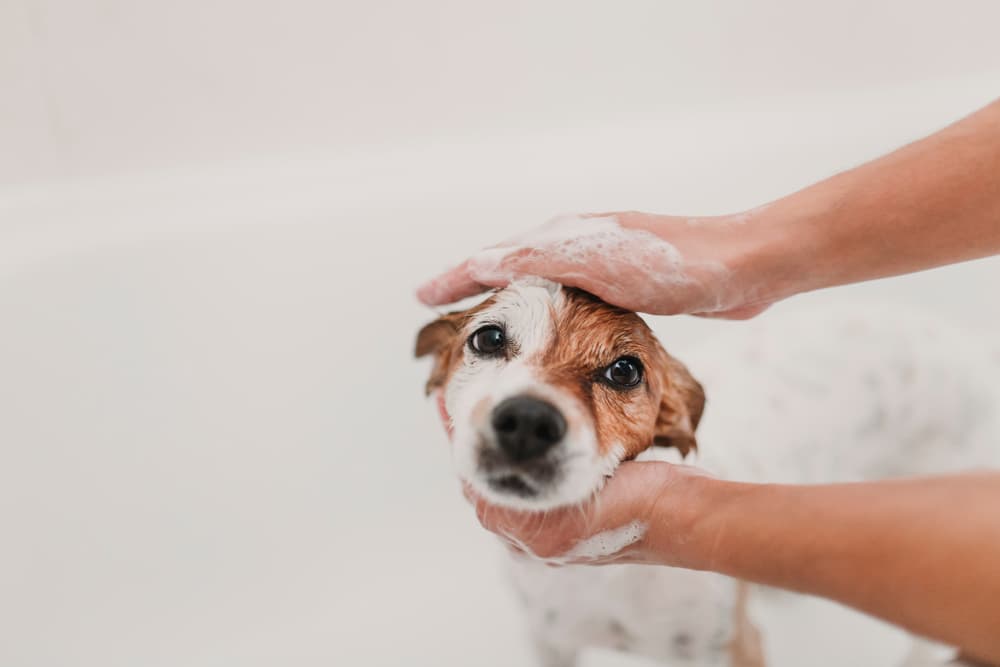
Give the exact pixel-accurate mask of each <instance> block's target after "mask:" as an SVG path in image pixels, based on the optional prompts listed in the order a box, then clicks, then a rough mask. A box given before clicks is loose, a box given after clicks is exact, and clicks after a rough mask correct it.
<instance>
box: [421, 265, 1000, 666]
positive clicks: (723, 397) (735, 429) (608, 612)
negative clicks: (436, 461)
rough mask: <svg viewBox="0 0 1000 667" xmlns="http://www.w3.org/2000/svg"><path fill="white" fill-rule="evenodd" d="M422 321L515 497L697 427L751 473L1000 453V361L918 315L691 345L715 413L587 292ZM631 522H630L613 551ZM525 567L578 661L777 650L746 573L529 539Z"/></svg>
mask: <svg viewBox="0 0 1000 667" xmlns="http://www.w3.org/2000/svg"><path fill="white" fill-rule="evenodd" d="M448 318H451V319H448ZM442 321H444V322H445V324H440V323H441V322H442ZM489 327H494V328H493V329H489ZM483 331H486V334H483V333H481V332H483ZM477 336H478V337H479V338H477ZM420 338H421V341H422V345H421V342H418V354H419V353H434V354H435V357H436V359H435V368H434V371H433V373H432V377H431V381H430V382H429V383H428V389H429V390H430V391H438V390H440V391H443V392H444V394H443V395H444V403H445V406H446V409H447V413H448V414H450V415H451V419H452V422H453V427H454V432H453V448H454V458H455V461H456V465H457V468H458V472H459V475H460V476H461V477H462V479H463V480H465V481H466V483H468V484H470V485H471V486H472V488H473V489H475V490H476V491H477V492H478V493H480V494H481V495H484V496H486V497H487V498H488V499H489V500H490V501H491V502H494V503H498V504H504V505H508V506H511V507H516V508H522V509H538V510H544V509H548V508H552V507H556V506H561V505H569V504H574V503H577V502H581V501H583V500H585V499H587V498H588V497H590V495H591V494H593V493H594V492H595V491H596V490H597V489H599V488H600V486H601V484H602V483H603V480H604V477H605V476H606V475H609V474H611V473H612V472H613V470H614V468H615V467H616V466H617V465H618V463H619V462H621V461H622V460H625V459H631V458H638V459H640V460H641V459H643V458H657V459H664V460H671V461H675V462H678V461H680V460H681V457H682V456H683V455H685V454H687V453H689V452H691V451H694V449H695V439H694V430H695V428H696V427H697V428H698V443H700V444H699V446H698V447H697V453H696V457H695V458H694V460H693V463H694V464H695V465H698V466H699V467H703V468H706V469H707V470H708V471H709V472H711V473H712V474H715V475H718V476H720V477H725V478H729V479H734V480H742V481H760V482H787V483H821V482H838V481H857V480H864V479H880V478H886V477H895V476H906V475H917V474H934V473H941V472H945V471H951V470H961V469H969V468H973V467H982V466H996V465H997V464H998V459H1000V457H998V455H997V448H998V443H1000V429H998V428H997V423H996V421H997V420H996V416H995V415H996V412H997V407H998V406H1000V400H998V397H997V394H996V390H995V389H994V387H995V384H996V381H995V378H996V374H997V370H998V366H1000V360H998V359H997V358H996V356H995V355H994V356H991V355H990V354H988V353H987V352H986V351H985V350H984V349H983V348H982V347H981V346H979V345H977V344H975V342H974V341H970V340H969V339H968V338H967V337H966V336H964V335H963V334H961V333H959V332H956V331H953V330H950V329H949V328H948V327H946V326H943V325H942V324H940V323H939V322H936V321H935V320H933V319H929V318H926V317H922V316H919V315H914V314H910V313H905V312H891V313H890V312H886V311H885V309H879V310H870V309H857V308H847V309H828V310H826V311H824V312H822V313H809V314H806V315H799V316H796V317H780V316H770V317H765V318H761V319H760V320H759V321H755V322H751V323H748V324H745V325H741V326H739V327H738V328H737V327H736V325H734V328H733V329H731V330H730V331H729V332H728V335H723V336H721V337H719V338H717V339H714V340H712V341H709V342H707V343H706V344H704V345H702V346H701V347H700V348H699V349H697V350H695V351H694V352H693V353H692V354H690V355H688V356H687V357H686V362H687V364H688V365H689V366H690V368H692V369H693V371H694V375H696V376H697V377H698V378H699V380H700V381H701V382H702V383H704V386H705V387H706V389H707V394H708V395H709V396H710V397H711V410H710V411H709V413H708V414H707V415H706V417H705V419H704V420H703V421H702V420H701V412H702V406H703V403H704V393H703V392H702V387H701V385H699V383H698V382H696V381H695V380H694V379H693V377H692V375H691V374H690V373H689V372H688V371H687V368H685V366H684V365H681V364H680V363H679V362H677V361H676V360H674V359H673V358H672V357H670V356H669V355H668V354H666V352H665V351H664V350H663V349H662V348H661V347H660V345H659V343H658V342H657V341H656V338H655V337H654V336H653V335H652V333H651V332H650V331H649V330H648V328H647V327H646V326H645V324H644V323H642V321H641V320H640V319H639V318H638V317H637V316H635V315H634V314H632V313H628V312H625V311H621V310H619V309H616V308H613V307H611V306H608V305H607V304H603V303H602V302H599V301H597V300H595V299H594V298H593V297H589V295H585V294H583V293H579V292H577V291H575V290H567V289H562V288H559V287H558V286H555V285H552V284H550V283H545V282H543V281H533V282H527V283H515V284H514V285H512V286H511V287H509V288H507V289H505V290H502V291H500V292H498V293H495V294H494V295H493V296H492V297H490V299H488V300H487V301H486V302H484V304H481V305H480V306H477V307H476V308H473V309H471V310H470V311H464V312H462V313H455V314H451V315H449V316H445V318H442V320H439V321H438V322H437V323H432V325H429V326H428V327H425V330H424V331H423V332H421V337H420ZM501 340H502V341H503V344H502V345H498V342H499V341H501ZM483 350H486V352H485V353H484V352H483ZM636 368H638V369H639V371H638V374H639V378H638V380H636V378H635V372H634V371H635V369H636ZM525 397H526V398H527V402H525V400H524V399H525ZM540 404H542V405H540ZM511 406H513V408H512V407H511ZM544 406H548V407H544ZM511 410H513V416H511ZM699 422H701V423H700V424H699ZM539 434H541V436H539ZM651 445H661V446H659V447H653V446H651ZM637 530H638V529H637ZM630 535H631V533H629V532H627V531H626V532H624V533H622V535H620V536H617V537H616V536H612V537H611V541H612V542H614V541H615V540H616V539H617V540H619V541H620V544H617V545H615V544H612V546H611V549H612V552H617V550H618V549H619V548H621V549H624V548H626V547H627V545H628V544H629V540H630V539H632V538H633V537H634V536H630ZM633 541H634V540H633ZM605 546H606V545H605ZM605 553H606V552H605ZM510 572H511V577H512V580H513V582H514V585H515V587H516V589H517V590H518V593H519V597H520V598H521V599H522V601H523V603H524V608H525V611H526V615H527V620H528V627H529V629H530V632H531V634H532V637H533V639H534V641H535V644H536V645H537V647H538V651H539V656H540V658H541V660H542V662H543V664H544V665H546V667H569V666H570V665H573V664H574V662H575V660H576V658H577V656H578V654H579V652H580V651H581V650H582V649H585V648H587V647H603V648H609V649H613V650H621V651H626V652H630V653H634V654H637V655H642V656H645V657H648V658H651V659H654V660H658V661H660V662H662V663H663V664H675V663H676V664H688V665H697V666H699V667H710V666H715V665H719V666H722V665H741V666H745V665H762V664H763V662H762V659H761V658H760V657H759V656H760V649H759V646H754V645H753V643H754V639H755V633H754V632H753V631H752V628H750V627H749V625H748V623H747V622H746V618H745V612H746V610H745V605H744V602H745V600H744V598H745V596H744V595H742V594H741V591H744V590H745V586H744V585H743V584H741V583H740V582H736V581H733V580H731V579H728V578H726V577H722V576H720V575H715V574H712V573H707V572H697V571H690V570H681V569H675V568H656V567H648V566H641V565H627V564H622V565H606V566H602V567H590V566H585V565H568V566H565V567H562V568H552V567H550V566H549V565H547V564H545V563H543V562H539V561H538V560H537V559H534V558H532V557H531V556H530V555H528V556H525V555H518V554H512V557H511V562H510Z"/></svg>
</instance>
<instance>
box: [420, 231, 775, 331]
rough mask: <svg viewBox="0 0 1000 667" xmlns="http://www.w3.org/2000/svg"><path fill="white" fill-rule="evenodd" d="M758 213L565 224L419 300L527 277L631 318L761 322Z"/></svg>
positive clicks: (494, 255) (487, 254) (502, 247)
mask: <svg viewBox="0 0 1000 667" xmlns="http://www.w3.org/2000/svg"><path fill="white" fill-rule="evenodd" d="M753 215H754V214H753V212H751V213H746V214H741V215H737V216H729V217H718V218H679V217H673V216H662V215H651V214H646V213H637V212H625V213H606V214H594V215H584V216H564V217H559V218H555V219H553V220H551V221H549V222H548V223H546V224H544V225H542V226H540V227H537V228H535V229H534V230H531V231H529V232H527V233H525V234H522V235H519V236H516V237H514V238H512V239H509V240H508V241H505V242H503V243H501V244H499V245H497V246H493V247H491V248H487V249H485V250H482V251H480V252H478V253H476V254H474V255H473V256H472V257H470V258H469V259H467V260H466V261H465V262H463V263H462V264H460V265H458V266H457V267H455V268H453V269H451V270H450V271H447V272H445V273H443V274H441V275H439V276H438V277H436V278H434V279H433V280H431V281H429V282H427V283H425V284H424V285H423V286H421V287H420V288H419V290H418V291H417V296H418V297H419V298H420V300H421V301H423V302H424V303H426V304H428V305H442V304H446V303H450V302H453V301H457V300H459V299H462V298H465V297H468V296H472V295H474V294H478V293H480V292H482V291H485V290H486V289H489V288H491V287H502V286H504V285H506V284H507V283H509V282H510V281H511V280H513V279H515V278H518V277H522V276H541V277H543V278H548V279H549V280H553V281H555V282H559V283H562V284H564V285H569V286H573V287H579V288H581V289H584V290H586V291H588V292H590V293H592V294H595V295H597V296H599V297H600V298H602V299H604V300H605V301H607V302H609V303H613V304H615V305H617V306H621V307H622V308H627V309H629V310H635V311H642V312H648V313H654V314H659V315H672V314H678V313H694V314H699V315H707V316H715V317H726V318H733V319H742V318H747V317H752V316H754V315H756V314H757V313H759V312H761V311H762V310H764V309H765V308H767V306H768V303H769V300H768V299H767V298H766V297H765V296H764V295H763V294H762V293H760V292H758V291H756V290H755V289H754V287H753V286H754V283H753V282H748V281H746V280H740V279H739V278H740V276H739V274H740V271H741V269H742V265H743V259H744V257H745V255H746V254H747V249H746V248H745V247H744V246H745V240H746V236H747V235H745V234H740V233H739V229H738V227H739V226H740V225H742V224H743V223H745V222H746V221H747V220H748V219H749V218H750V217H752V216H753ZM734 232H735V233H734Z"/></svg>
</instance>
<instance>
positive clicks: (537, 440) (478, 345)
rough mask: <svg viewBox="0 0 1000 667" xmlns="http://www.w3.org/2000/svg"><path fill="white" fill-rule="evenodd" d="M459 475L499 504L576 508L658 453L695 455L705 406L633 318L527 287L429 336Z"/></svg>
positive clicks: (543, 285)
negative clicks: (647, 452)
mask: <svg viewBox="0 0 1000 667" xmlns="http://www.w3.org/2000/svg"><path fill="white" fill-rule="evenodd" d="M429 354H433V355H434V364H433V368H432V370H431V376H430V379H429V380H428V382H427V392H428V393H432V392H435V391H438V390H441V391H443V392H444V395H443V400H444V405H445V408H446V410H447V413H448V415H449V416H450V418H451V422H452V426H453V432H452V441H453V455H454V459H455V463H456V467H457V469H458V474H459V476H460V477H461V478H462V479H464V480H465V481H466V482H468V483H469V484H471V485H472V487H473V489H475V491H476V492H478V493H479V494H481V495H483V496H484V497H486V498H487V499H489V500H490V501H491V502H494V503H496V504H501V505H507V506H511V507H516V508H522V509H550V508H553V507H557V506H560V505H568V504H573V503H578V502H582V501H584V500H586V499H587V498H589V497H590V496H591V495H592V494H593V493H594V492H595V491H597V490H598V489H599V488H600V487H601V485H602V484H603V482H604V479H605V477H606V476H608V475H610V474H611V473H612V472H613V471H614V469H615V468H616V467H617V466H618V464H619V463H620V462H621V461H624V460H628V459H631V458H633V457H635V456H636V455H637V454H639V453H640V452H641V451H643V450H644V449H646V448H648V447H649V446H651V445H660V446H668V447H671V446H672V447H676V448H678V449H679V450H680V451H681V453H682V454H685V455H686V454H687V453H688V451H690V450H691V449H694V448H695V446H696V443H695V437H694V430H695V428H696V427H697V425H698V420H699V419H700V418H701V412H702V408H703V406H704V402H705V397H704V394H703V392H702V388H701V385H699V384H698V382H696V381H695V380H694V378H692V377H691V375H690V374H689V373H688V371H687V369H686V368H685V367H684V366H683V365H682V364H681V363H680V362H678V361H676V360H675V359H673V358H672V357H671V356H670V355H668V354H667V353H666V351H665V350H664V349H663V347H662V346H661V345H660V343H659V342H658V341H657V340H656V337H655V336H654V335H653V333H652V331H650V329H649V327H648V326H646V324H645V322H643V321H642V319H640V318H639V316H638V315H636V314H635V313H633V312H630V311H626V310H622V309H620V308H617V307H615V306H611V305H608V304H607V303H604V302H603V301H601V300H599V299H597V298H596V297H594V296H591V295H590V294H588V293H586V292H583V291H581V290H578V289H573V288H565V287H560V286H559V285H556V284H554V283H551V282H548V281H543V280H539V279H536V280H522V281H517V282H515V283H512V284H511V285H510V286H509V287H507V288H505V289H502V290H499V291H496V292H494V293H493V294H492V295H491V296H490V297H489V298H487V299H486V300H485V301H483V302H482V303H480V304H479V305H477V306H474V307H472V308H470V309H468V310H464V311H457V312H452V313H448V314H446V315H444V316H442V317H440V318H438V319H437V320H435V321H433V322H431V323H430V324H428V325H426V326H425V327H424V328H423V329H421V331H420V333H419V334H418V336H417V345H416V356H418V357H422V356H425V355H429Z"/></svg>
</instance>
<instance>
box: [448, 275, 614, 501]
mask: <svg viewBox="0 0 1000 667" xmlns="http://www.w3.org/2000/svg"><path fill="white" fill-rule="evenodd" d="M564 304H565V302H564V300H563V296H562V291H561V290H560V288H559V287H558V286H557V285H555V284H554V283H550V282H548V281H544V280H540V279H537V278H535V279H529V280H521V281H517V282H515V283H514V284H512V285H511V286H510V287H509V288H507V289H505V290H503V291H502V292H500V293H499V294H498V296H497V300H496V303H495V304H493V305H492V306H491V307H490V308H487V309H485V310H483V311H482V312H480V313H478V314H477V316H476V318H475V319H474V320H473V321H472V322H470V324H469V326H468V327H466V330H465V331H464V332H463V335H465V336H468V335H469V334H471V333H472V332H474V331H476V329H478V328H480V327H482V326H485V325H488V324H497V325H502V326H503V327H504V329H505V331H506V333H507V338H508V341H509V343H510V344H512V345H513V346H514V347H515V348H516V349H517V355H516V357H515V358H513V359H510V360H507V359H483V358H481V357H478V356H476V355H475V354H474V353H473V352H472V351H471V350H469V349H468V347H467V346H466V347H465V348H463V349H464V352H463V354H464V358H463V360H462V362H461V364H460V366H459V367H458V368H457V369H456V371H455V373H454V374H453V375H452V377H451V379H450V380H449V382H448V386H447V387H446V389H445V405H446V408H447V410H448V414H449V415H451V419H452V424H453V426H454V431H453V433H452V458H453V460H454V463H455V468H456V471H457V472H458V475H459V477H461V478H462V479H463V480H465V481H466V482H468V483H469V484H470V485H471V486H472V487H473V489H475V490H476V492H477V493H479V494H480V495H482V496H483V497H484V498H486V499H488V500H491V501H493V502H497V503H501V504H504V505H507V506H510V507H516V508H520V509H529V510H531V509H550V508H552V507H557V506H560V505H572V504H575V503H579V502H581V501H583V500H585V499H586V498H588V497H589V496H590V495H591V494H593V492H594V491H595V490H597V489H598V488H599V487H600V485H601V484H602V483H603V481H604V479H605V477H606V476H607V475H608V474H610V473H611V472H612V471H613V470H614V469H615V468H616V467H617V465H618V463H619V462H620V461H621V456H622V451H621V448H612V451H611V452H610V453H609V454H606V455H602V454H601V453H600V452H599V450H598V443H597V434H596V432H595V430H594V421H593V418H592V416H591V415H590V414H589V412H588V411H587V410H586V409H585V408H584V407H583V406H582V405H580V403H579V401H578V400H576V399H575V398H574V397H573V396H571V395H570V394H568V393H566V392H564V391H560V390H558V389H557V388H555V387H552V386H550V385H548V384H546V383H544V382H542V381H540V380H539V378H538V373H537V370H538V364H540V363H541V362H540V360H539V355H540V353H541V352H543V351H544V350H545V348H546V346H547V344H548V341H549V340H550V339H551V336H552V327H553V324H554V323H553V315H554V314H555V313H558V312H559V309H560V308H562V307H563V306H564ZM520 394H530V395H533V396H536V397H538V398H542V399H545V400H547V401H549V402H550V403H552V404H553V405H554V406H556V408H558V409H559V411H560V412H561V413H562V415H563V417H565V419H566V423H567V426H568V431H567V434H566V437H565V439H564V441H563V442H562V443H560V444H559V445H557V447H556V450H555V451H554V452H553V453H552V454H551V456H556V457H559V458H560V466H561V475H560V478H559V480H558V483H557V484H555V485H554V486H551V487H544V488H541V489H539V490H540V494H539V495H538V496H535V497H531V498H520V497H516V496H511V495H509V494H498V493H497V492H495V491H494V490H493V489H492V488H491V487H490V486H489V485H488V484H487V481H486V479H485V478H484V477H483V473H482V471H480V470H479V467H478V465H477V453H478V450H479V448H480V447H484V446H490V445H491V438H492V437H493V436H492V431H491V428H490V425H489V418H490V413H491V411H492V409H493V407H494V406H496V405H497V404H499V403H500V402H501V401H503V400H504V399H506V398H509V397H512V396H517V395H520Z"/></svg>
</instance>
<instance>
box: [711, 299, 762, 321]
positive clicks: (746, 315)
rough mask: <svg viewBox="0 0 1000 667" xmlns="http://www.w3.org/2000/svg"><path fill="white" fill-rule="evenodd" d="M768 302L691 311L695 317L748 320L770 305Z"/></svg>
mask: <svg viewBox="0 0 1000 667" xmlns="http://www.w3.org/2000/svg"><path fill="white" fill-rule="evenodd" d="M771 305H772V304H770V303H760V304H757V305H754V306H740V307H739V308H730V309H729V310H720V311H718V312H707V313H692V314H693V315H694V316H696V317H704V318H708V319H716V320H749V319H750V318H752V317H757V316H758V315H760V314H761V313H763V312H764V311H765V310H767V309H768V308H770V307H771Z"/></svg>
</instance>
